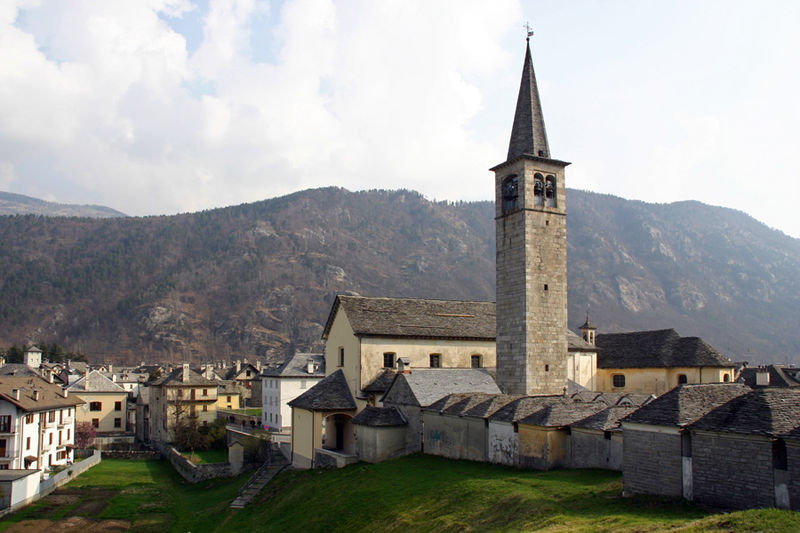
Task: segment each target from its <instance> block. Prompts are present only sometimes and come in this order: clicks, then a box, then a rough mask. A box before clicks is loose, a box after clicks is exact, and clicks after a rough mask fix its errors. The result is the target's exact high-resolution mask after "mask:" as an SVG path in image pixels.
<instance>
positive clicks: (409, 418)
mask: <svg viewBox="0 0 800 533" xmlns="http://www.w3.org/2000/svg"><path fill="white" fill-rule="evenodd" d="M384 407H396V408H397V409H399V410H400V412H401V413H403V417H405V419H406V422H408V425H407V426H406V431H405V435H406V453H416V452H419V451H421V450H422V438H423V437H422V410H421V409H420V408H419V407H417V406H414V405H403V404H398V403H394V402H384Z"/></svg>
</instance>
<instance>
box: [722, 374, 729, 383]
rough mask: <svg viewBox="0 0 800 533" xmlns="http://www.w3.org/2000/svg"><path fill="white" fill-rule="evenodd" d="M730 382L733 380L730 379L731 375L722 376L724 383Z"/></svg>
mask: <svg viewBox="0 0 800 533" xmlns="http://www.w3.org/2000/svg"><path fill="white" fill-rule="evenodd" d="M730 380H731V377H730V375H728V374H722V381H724V382H725V383H727V382H729V381H730Z"/></svg>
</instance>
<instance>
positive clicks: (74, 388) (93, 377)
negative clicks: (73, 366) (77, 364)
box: [67, 370, 126, 392]
mask: <svg viewBox="0 0 800 533" xmlns="http://www.w3.org/2000/svg"><path fill="white" fill-rule="evenodd" d="M67 388H68V389H69V390H70V391H71V392H126V391H125V389H123V388H122V387H120V386H119V385H117V384H116V383H114V382H113V381H111V380H110V379H108V378H107V377H105V376H104V375H103V374H101V373H100V371H99V370H92V371H91V372H89V373H88V374H86V375H85V376H83V377H82V378H80V379H79V380H78V381H76V382H75V383H73V384H72V385H70V386H69V387H67Z"/></svg>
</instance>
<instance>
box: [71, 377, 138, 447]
mask: <svg viewBox="0 0 800 533" xmlns="http://www.w3.org/2000/svg"><path fill="white" fill-rule="evenodd" d="M67 390H68V391H69V392H70V393H71V394H73V395H75V396H76V397H77V398H80V399H81V400H83V401H84V402H85V403H84V404H83V405H81V406H80V407H78V408H77V412H76V421H77V422H87V423H90V424H92V426H94V427H95V428H96V430H97V440H96V442H97V444H98V446H99V447H104V446H106V445H108V444H111V443H113V442H127V443H133V438H134V436H133V426H129V413H128V393H127V391H126V390H125V389H123V388H122V387H121V386H119V385H118V384H117V383H115V382H114V381H112V380H111V379H109V378H107V377H106V376H104V375H103V374H102V373H100V371H98V370H92V371H91V372H89V373H88V374H86V375H85V376H83V377H82V378H80V379H79V380H77V381H76V382H75V383H73V384H72V385H70V386H69V387H67Z"/></svg>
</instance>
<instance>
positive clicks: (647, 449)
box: [622, 428, 683, 497]
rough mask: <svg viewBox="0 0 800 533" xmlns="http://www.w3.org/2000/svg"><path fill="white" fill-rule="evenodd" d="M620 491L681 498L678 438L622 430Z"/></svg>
mask: <svg viewBox="0 0 800 533" xmlns="http://www.w3.org/2000/svg"><path fill="white" fill-rule="evenodd" d="M623 433H624V437H623V444H622V446H623V455H622V465H623V466H622V484H623V492H624V493H625V494H626V495H631V494H656V495H661V496H676V497H679V496H682V495H683V481H682V469H681V436H680V435H679V434H678V433H675V434H666V433H659V432H656V431H643V430H634V429H628V428H625V429H624V431H623Z"/></svg>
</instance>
